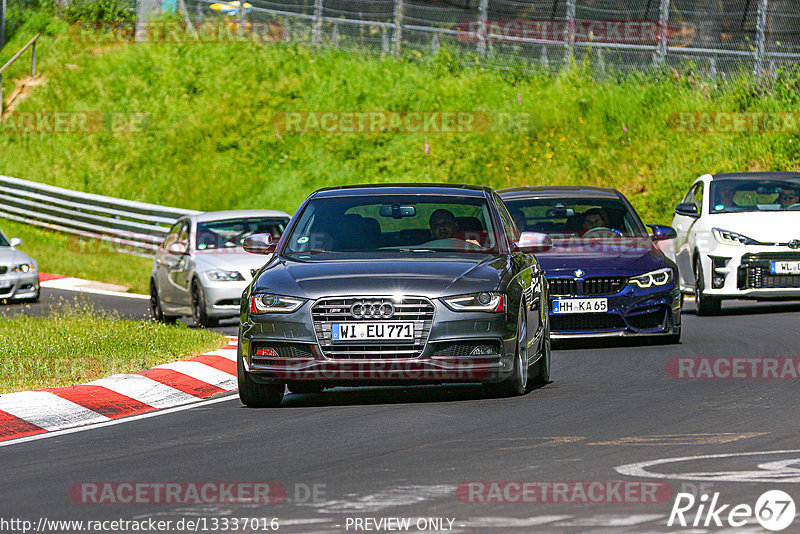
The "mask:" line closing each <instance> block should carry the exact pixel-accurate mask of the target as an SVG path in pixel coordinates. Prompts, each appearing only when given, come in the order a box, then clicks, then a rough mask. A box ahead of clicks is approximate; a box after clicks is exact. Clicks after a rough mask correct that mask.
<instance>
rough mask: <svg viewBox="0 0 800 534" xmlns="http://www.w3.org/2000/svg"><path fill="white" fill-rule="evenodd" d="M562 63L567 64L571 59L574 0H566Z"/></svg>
mask: <svg viewBox="0 0 800 534" xmlns="http://www.w3.org/2000/svg"><path fill="white" fill-rule="evenodd" d="M564 41H565V42H566V45H565V46H564V65H565V66H566V65H569V62H570V61H572V53H573V50H574V48H575V0H567V23H566V24H565V28H564Z"/></svg>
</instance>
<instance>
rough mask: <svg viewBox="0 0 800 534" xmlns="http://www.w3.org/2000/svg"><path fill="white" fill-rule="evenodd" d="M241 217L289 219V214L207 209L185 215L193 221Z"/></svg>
mask: <svg viewBox="0 0 800 534" xmlns="http://www.w3.org/2000/svg"><path fill="white" fill-rule="evenodd" d="M243 217H271V218H285V219H290V218H291V215H289V214H288V213H286V212H283V211H277V210H229V211H207V212H205V213H199V214H197V215H190V216H189V217H187V218H188V219H191V220H193V221H195V222H209V221H225V220H227V219H239V218H243Z"/></svg>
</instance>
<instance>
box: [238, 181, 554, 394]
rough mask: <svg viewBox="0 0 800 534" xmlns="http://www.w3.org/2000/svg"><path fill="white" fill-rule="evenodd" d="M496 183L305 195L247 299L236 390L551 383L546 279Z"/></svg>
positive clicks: (517, 388)
mask: <svg viewBox="0 0 800 534" xmlns="http://www.w3.org/2000/svg"><path fill="white" fill-rule="evenodd" d="M550 246H551V242H550V239H549V238H548V237H547V236H545V235H541V234H534V233H527V234H522V235H520V234H519V233H518V231H517V228H516V226H515V225H514V223H513V221H512V220H511V218H510V216H509V214H508V211H507V210H506V208H505V206H504V204H503V202H502V200H501V199H500V197H499V196H498V195H497V194H496V193H495V192H494V191H493V190H491V189H489V188H486V187H477V186H454V185H449V184H425V185H421V184H397V185H380V186H378V185H372V186H348V187H335V188H326V189H322V190H319V191H317V192H315V193H313V194H312V195H311V196H309V198H308V199H306V201H305V202H304V203H303V205H302V206H301V207H300V208H299V209H298V210H297V213H296V214H295V216H294V217H293V218H292V220H291V222H290V223H289V226H288V228H287V229H286V231H285V233H284V234H283V236H282V237H281V239H280V240H279V241H278V242H277V243H274V242H272V240H271V238H270V236H267V235H254V236H251V237H250V238H248V239H247V240H246V242H245V250H248V251H250V252H253V253H262V254H273V256H272V258H271V259H270V260H269V261H268V263H267V264H266V265H265V266H264V267H263V268H262V269H261V271H260V272H259V273H258V274H257V275H256V276H255V278H254V280H253V282H252V283H251V284H250V286H249V287H248V288H247V289H246V290H245V292H244V294H243V295H242V301H241V302H242V307H241V320H240V332H239V340H240V341H239V354H238V376H239V395H240V398H241V400H242V402H243V403H244V404H245V405H248V406H277V405H279V404H280V403H281V400H282V398H283V395H284V389H285V387H286V386H288V388H289V391H290V392H293V393H316V392H319V391H322V389H323V388H326V387H336V386H348V387H349V386H363V385H399V384H403V385H406V384H431V383H437V384H440V383H468V382H470V383H482V384H484V387H485V389H486V390H487V392H488V393H489V394H490V395H493V396H505V395H521V394H524V393H526V392H527V391H529V390H530V389H531V388H532V387H533V386H535V385H543V384H545V383H547V381H548V380H549V372H550V371H549V367H550V365H549V364H550V339H549V323H548V320H549V318H548V315H547V306H546V302H547V299H548V296H547V284H546V281H545V279H544V277H543V275H542V272H541V268H540V266H539V263H538V261H537V259H536V257H535V256H534V255H533V253H534V252H539V251H542V250H547V249H548V248H549V247H550Z"/></svg>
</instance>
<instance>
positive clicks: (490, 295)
mask: <svg viewBox="0 0 800 534" xmlns="http://www.w3.org/2000/svg"><path fill="white" fill-rule="evenodd" d="M442 300H443V301H444V303H445V304H446V305H447V307H448V308H450V309H451V310H453V311H457V312H468V311H483V312H501V311H505V310H506V296H505V295H504V294H503V293H494V292H489V291H482V292H480V293H472V294H469V295H458V296H456V297H447V298H444V299H442Z"/></svg>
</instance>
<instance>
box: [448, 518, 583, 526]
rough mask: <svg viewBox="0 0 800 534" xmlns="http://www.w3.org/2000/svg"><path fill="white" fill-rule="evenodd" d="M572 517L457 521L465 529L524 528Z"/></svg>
mask: <svg viewBox="0 0 800 534" xmlns="http://www.w3.org/2000/svg"><path fill="white" fill-rule="evenodd" d="M571 517H573V516H571V515H540V516H538V517H470V518H469V519H468V520H467V521H456V522H457V523H458V524H459V526H463V527H465V528H478V527H483V528H500V527H502V528H523V527H535V526H538V525H546V524H548V523H554V522H556V521H562V520H564V519H570V518H571Z"/></svg>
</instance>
